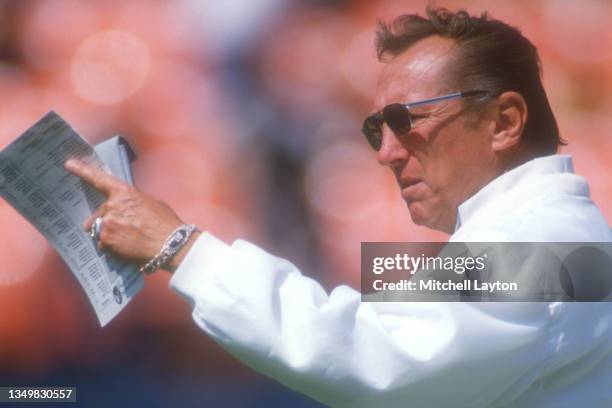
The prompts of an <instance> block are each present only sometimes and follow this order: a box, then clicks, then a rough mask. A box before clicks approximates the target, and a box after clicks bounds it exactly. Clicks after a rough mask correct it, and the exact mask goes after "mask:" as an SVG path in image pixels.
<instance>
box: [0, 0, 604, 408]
mask: <svg viewBox="0 0 612 408" xmlns="http://www.w3.org/2000/svg"><path fill="white" fill-rule="evenodd" d="M436 4H439V5H445V6H447V7H449V8H452V9H454V8H457V7H466V8H467V10H468V11H470V12H472V13H480V12H481V11H482V10H485V9H486V10H488V11H489V12H490V14H491V15H492V16H493V17H495V18H499V19H502V20H504V21H506V22H508V23H510V24H512V25H515V26H518V27H519V28H521V30H522V31H523V33H524V34H525V35H526V36H527V37H528V38H530V39H531V40H532V41H533V42H534V43H535V44H536V46H537V47H538V49H539V51H540V57H541V59H542V62H543V68H544V82H545V87H546V89H547V91H548V94H549V97H550V100H551V103H552V106H553V110H554V112H555V114H556V115H557V119H558V122H559V125H560V129H561V133H562V136H563V137H564V138H565V139H566V140H567V141H568V142H569V145H568V146H567V147H566V148H564V149H563V151H564V152H567V153H571V154H572V155H573V156H574V160H575V166H576V169H577V171H578V172H579V173H581V174H582V175H584V176H585V177H587V179H588V180H589V181H590V183H591V192H592V196H593V197H594V199H595V201H596V202H597V203H598V204H599V205H600V207H601V208H602V210H603V211H604V213H605V215H606V217H607V218H608V220H612V175H611V173H610V168H611V166H610V163H609V161H610V157H612V156H611V154H612V138H611V136H612V135H610V131H611V130H612V115H611V113H612V46H611V45H610V44H612V30H610V29H609V22H610V19H612V3H610V2H608V1H604V0H601V1H598V0H589V1H582V2H576V1H571V0H568V1H562V0H555V1H553V0H550V1H538V2H532V1H469V2H459V1H440V2H437V3H436ZM425 5H426V2H424V1H398V0H390V1H366V0H363V1H349V0H345V1H340V0H335V1H332V0H327V1H324V0H320V1H315V0H310V1H297V0H294V1H290V0H223V1H215V0H174V1H169V0H165V1H161V0H160V1H154V0H151V1H134V0H132V1H125V0H123V1H118V0H100V1H91V0H90V1H81V0H38V1H33V0H20V1H9V0H0V148H3V147H5V146H6V145H8V144H9V143H10V142H11V141H12V140H13V139H15V138H16V137H17V136H19V135H20V134H21V133H22V132H23V131H24V130H25V129H27V128H28V127H29V126H30V125H31V124H32V123H33V122H35V121H36V120H37V119H38V118H40V117H41V116H42V115H44V114H45V113H46V112H47V111H49V110H51V109H53V110H55V111H57V112H58V113H59V114H60V115H61V116H63V117H64V118H65V119H66V120H68V122H70V123H71V124H72V125H73V127H75V128H76V130H77V131H78V132H79V133H80V134H81V135H82V136H83V137H85V138H86V139H88V140H89V141H90V142H91V143H96V142H98V141H101V140H103V139H105V138H107V137H110V136H112V135H114V134H123V135H125V137H126V138H127V139H128V140H129V141H130V142H131V144H132V145H133V147H134V149H135V151H136V152H137V154H138V159H137V161H136V162H135V163H134V173H135V180H136V184H137V185H138V186H139V187H140V188H141V189H142V190H144V191H146V192H148V193H151V194H153V195H155V196H157V197H160V198H162V199H163V200H166V201H167V202H168V203H170V204H171V206H172V207H173V208H175V210H176V211H177V213H178V214H179V215H180V216H181V217H182V218H183V219H185V220H188V221H190V222H194V223H196V224H198V225H199V226H200V227H201V228H202V229H204V230H209V231H211V232H213V233H214V234H216V235H217V236H219V237H221V238H223V239H224V240H226V241H228V242H230V241H233V240H234V239H237V238H246V239H249V240H251V241H253V242H255V243H257V244H259V245H261V246H262V247H263V248H265V249H267V250H268V251H270V252H272V253H274V254H277V255H280V256H282V257H285V258H288V259H290V260H292V261H293V262H294V263H295V264H296V265H298V266H299V267H300V268H301V269H302V270H303V271H304V273H305V274H307V275H309V276H311V277H313V278H315V279H317V280H319V281H320V282H322V283H323V285H324V286H325V287H326V289H328V290H330V289H332V288H333V287H334V286H336V285H338V284H348V285H351V286H353V287H355V288H358V287H359V260H360V256H359V254H360V252H359V251H360V242H361V241H407V240H409V241H430V240H432V241H433V240H445V239H446V238H447V237H446V236H445V235H443V234H439V233H435V232H432V231H429V230H427V229H424V228H420V227H417V226H415V225H414V224H412V222H411V221H410V216H409V214H408V211H407V210H406V208H405V204H404V203H403V201H402V200H401V197H400V195H399V191H398V189H397V187H396V185H395V181H394V179H393V177H392V175H391V174H390V173H388V172H387V171H385V169H384V168H382V167H381V166H379V165H378V164H377V163H376V160H375V156H374V154H373V152H371V151H370V150H368V146H367V144H366V143H365V141H364V140H363V137H362V136H361V133H360V126H361V123H362V120H363V118H364V117H365V116H366V115H367V114H368V112H369V110H370V107H371V99H372V96H373V93H374V90H375V84H376V76H377V72H378V70H379V69H380V67H381V65H380V63H378V62H377V60H376V58H375V53H374V47H373V41H374V29H375V27H376V23H377V21H378V20H380V19H383V20H389V19H391V18H392V17H394V16H397V15H399V14H403V13H413V12H419V13H421V14H423V13H424V8H425ZM168 280H169V276H168V274H165V273H157V274H155V275H154V276H152V277H149V278H147V282H146V287H145V290H144V291H143V292H142V293H141V294H140V295H139V296H138V297H137V298H136V299H135V300H134V301H133V304H131V305H130V306H129V307H128V308H127V310H126V311H124V312H123V313H122V314H121V315H120V316H119V317H118V318H117V319H116V320H115V321H113V322H112V323H111V324H110V325H109V326H108V327H107V328H105V329H100V328H99V327H98V325H97V321H96V319H95V316H94V314H93V311H92V309H91V307H90V306H89V304H88V303H87V300H86V298H85V296H84V294H83V293H82V292H81V290H80V288H79V287H78V284H77V282H76V280H75V279H74V278H73V277H72V275H71V274H70V272H69V271H68V270H67V268H66V266H65V265H64V264H63V263H62V261H61V259H60V258H59V257H58V255H57V254H56V253H55V252H54V251H53V249H52V248H51V247H50V246H49V245H48V244H47V243H46V241H45V240H44V239H43V238H42V236H41V235H39V234H38V233H37V232H36V230H35V229H34V228H33V227H31V226H30V225H29V224H28V223H27V222H26V221H25V220H24V219H22V218H21V217H20V216H19V215H18V214H17V213H16V212H15V211H14V210H13V209H12V208H11V207H10V206H9V205H8V204H7V203H6V202H5V201H1V200H0V386H8V385H53V384H56V385H77V387H78V388H79V394H78V398H79V400H80V401H81V402H82V403H84V404H86V405H87V406H92V407H93V406H128V405H131V404H137V403H139V405H142V406H150V407H155V406H160V407H162V406H168V405H169V404H170V403H172V404H173V405H174V406H186V407H187V406H208V405H211V406H286V405H291V406H312V405H313V404H314V403H313V402H312V401H309V400H307V399H305V398H303V397H301V396H298V395H296V394H294V393H292V392H290V391H287V390H285V389H284V388H283V387H281V386H279V385H277V384H275V383H272V382H271V381H269V380H267V379H265V378H263V377H262V376H259V375H256V374H254V373H252V372H251V371H250V370H248V369H247V368H244V367H243V366H242V365H241V364H240V363H238V362H236V361H234V360H233V359H232V358H231V357H229V356H228V355H226V354H225V353H223V352H221V349H220V347H219V346H217V345H216V344H214V343H213V342H212V341H211V340H209V339H208V338H206V337H205V336H204V335H203V334H202V333H201V332H200V331H199V330H198V329H196V328H195V327H194V324H193V323H192V321H191V317H190V310H189V307H188V305H187V304H186V303H185V302H184V301H183V300H182V299H180V298H179V297H178V296H177V295H176V294H175V293H173V292H171V291H170V290H169V289H168Z"/></svg>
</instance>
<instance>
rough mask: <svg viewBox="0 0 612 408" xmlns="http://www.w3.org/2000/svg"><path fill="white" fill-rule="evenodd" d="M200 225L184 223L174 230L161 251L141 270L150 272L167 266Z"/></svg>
mask: <svg viewBox="0 0 612 408" xmlns="http://www.w3.org/2000/svg"><path fill="white" fill-rule="evenodd" d="M197 229H198V227H196V226H195V225H194V224H184V225H181V226H180V227H178V228H177V229H175V230H174V231H172V234H170V236H168V238H167V239H166V242H164V245H162V248H161V249H160V251H159V253H158V254H157V255H155V256H154V257H153V259H151V260H150V261H149V262H147V263H146V264H144V265H143V266H141V267H140V272H142V273H146V274H150V273H153V272H155V271H156V270H158V269H160V268H162V267H165V266H167V265H168V263H169V262H170V261H171V260H172V258H174V256H175V255H176V254H177V253H178V252H179V251H180V250H181V248H183V247H184V246H185V244H186V243H187V241H189V238H191V235H192V234H193V233H194V232H195V231H197Z"/></svg>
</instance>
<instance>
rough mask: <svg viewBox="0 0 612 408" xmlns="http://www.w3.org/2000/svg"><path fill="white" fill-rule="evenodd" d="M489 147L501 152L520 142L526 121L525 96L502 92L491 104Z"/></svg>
mask: <svg viewBox="0 0 612 408" xmlns="http://www.w3.org/2000/svg"><path fill="white" fill-rule="evenodd" d="M493 109H494V110H493V112H492V113H493V135H492V138H491V149H492V150H493V151H495V152H502V151H504V150H506V149H508V148H510V147H512V146H515V145H517V144H518V142H520V140H521V137H522V135H523V130H524V129H525V122H527V103H526V102H525V98H523V96H522V95H521V94H520V93H518V92H513V91H508V92H504V93H502V94H501V95H499V96H498V97H497V100H496V101H495V103H494V105H493Z"/></svg>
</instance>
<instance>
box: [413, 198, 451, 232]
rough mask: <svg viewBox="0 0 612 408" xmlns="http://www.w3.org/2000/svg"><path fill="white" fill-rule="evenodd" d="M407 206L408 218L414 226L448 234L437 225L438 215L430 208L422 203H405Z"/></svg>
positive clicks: (442, 227) (445, 229)
mask: <svg viewBox="0 0 612 408" xmlns="http://www.w3.org/2000/svg"><path fill="white" fill-rule="evenodd" d="M407 206H408V211H409V212H410V218H411V219H412V222H414V223H415V224H416V225H420V226H422V227H427V228H430V229H433V230H437V231H443V232H448V231H447V228H444V226H441V225H438V224H439V221H440V214H439V213H436V212H434V211H432V209H431V208H429V207H428V206H425V205H423V203H422V202H412V203H407Z"/></svg>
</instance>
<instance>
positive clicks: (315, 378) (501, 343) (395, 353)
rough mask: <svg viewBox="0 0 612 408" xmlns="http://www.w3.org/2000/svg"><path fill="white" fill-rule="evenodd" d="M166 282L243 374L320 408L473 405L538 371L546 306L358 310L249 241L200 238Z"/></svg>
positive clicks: (549, 342)
mask: <svg viewBox="0 0 612 408" xmlns="http://www.w3.org/2000/svg"><path fill="white" fill-rule="evenodd" d="M170 285H171V287H172V288H173V289H175V290H176V291H177V292H178V293H180V294H181V295H182V296H183V297H184V298H186V299H187V301H188V302H189V303H190V304H191V306H192V307H193V319H194V321H195V322H196V324H197V325H198V326H199V327H200V328H201V329H202V330H203V331H205V332H206V333H207V334H208V335H210V336H211V337H212V338H213V339H214V340H215V341H216V342H218V343H219V344H220V345H221V346H222V347H224V348H225V349H226V350H227V351H229V352H230V353H231V354H233V355H234V356H236V357H237V358H238V359H240V360H241V361H243V362H244V363H245V364H247V365H248V366H250V367H252V368H253V369H255V370H257V371H259V372H261V373H263V374H265V375H267V376H268V377H270V378H273V379H275V380H277V381H279V382H280V383H282V384H284V385H286V386H288V387H290V388H292V389H294V390H296V391H298V392H301V393H304V394H306V395H308V396H310V397H312V398H314V399H316V400H318V401H321V402H323V403H325V404H328V405H330V406H338V407H343V406H346V407H349V406H350V407H359V406H363V407H372V406H376V405H375V404H380V406H385V407H387V406H411V407H425V406H427V407H437V406H441V407H443V406H453V407H478V406H487V405H490V404H492V403H500V402H503V401H512V400H513V399H514V398H516V396H518V395H520V394H521V393H523V392H524V391H525V390H526V389H527V388H528V387H529V386H530V385H532V383H533V382H534V381H535V380H536V379H537V378H538V377H539V376H540V375H541V374H542V373H544V371H546V367H547V365H548V364H549V363H550V361H549V360H550V358H551V355H552V353H553V347H554V335H553V333H552V331H554V327H552V323H551V319H553V315H554V313H552V311H551V307H550V304H547V303H440V302H436V303H434V302H422V303H407V302H405V303H401V302H395V303H382V302H381V303H365V302H361V297H360V294H359V293H358V292H357V291H355V290H353V289H351V288H349V287H347V286H340V287H337V288H336V289H334V290H333V291H332V292H331V293H330V294H327V293H326V292H325V290H324V289H323V288H322V287H321V286H320V285H319V284H318V283H317V282H315V281H314V280H312V279H310V278H308V277H305V276H303V275H302V274H301V273H300V272H299V271H298V270H297V268H296V267H295V266H293V265H292V264H291V263H289V262H288V261H286V260H284V259H280V258H277V257H274V256H272V255H270V254H268V253H266V252H265V251H263V250H262V249H260V248H258V247H257V246H255V245H252V244H250V243H248V242H245V241H236V242H234V243H233V244H232V245H227V244H225V243H223V242H222V241H219V240H218V239H216V238H215V237H213V236H212V235H210V234H207V233H205V234H202V235H201V236H200V237H199V238H198V240H197V241H196V243H195V244H194V245H193V247H192V248H191V250H190V251H189V253H188V254H187V256H186V257H185V259H184V261H183V262H182V264H181V266H180V267H179V268H178V269H177V271H176V272H175V274H174V276H173V277H172V279H171V282H170Z"/></svg>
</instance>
